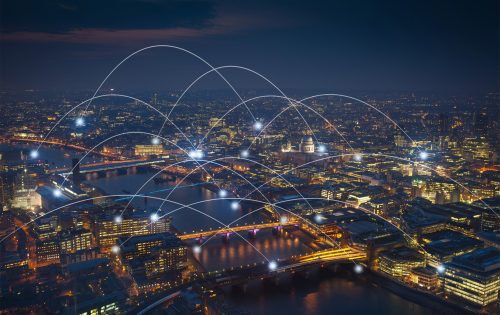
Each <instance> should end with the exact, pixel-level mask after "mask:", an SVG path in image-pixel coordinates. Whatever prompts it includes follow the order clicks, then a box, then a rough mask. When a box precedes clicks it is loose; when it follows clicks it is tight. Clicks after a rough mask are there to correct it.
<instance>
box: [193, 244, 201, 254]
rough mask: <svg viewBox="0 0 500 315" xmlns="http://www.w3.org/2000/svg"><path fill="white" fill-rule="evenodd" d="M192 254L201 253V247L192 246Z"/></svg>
mask: <svg viewBox="0 0 500 315" xmlns="http://www.w3.org/2000/svg"><path fill="white" fill-rule="evenodd" d="M193 253H195V254H199V253H201V246H194V247H193Z"/></svg>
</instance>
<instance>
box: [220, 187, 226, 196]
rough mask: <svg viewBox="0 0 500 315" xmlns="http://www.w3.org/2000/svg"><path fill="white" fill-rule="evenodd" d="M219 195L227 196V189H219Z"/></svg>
mask: <svg viewBox="0 0 500 315" xmlns="http://www.w3.org/2000/svg"><path fill="white" fill-rule="evenodd" d="M219 197H221V198H225V197H227V190H225V189H221V190H219Z"/></svg>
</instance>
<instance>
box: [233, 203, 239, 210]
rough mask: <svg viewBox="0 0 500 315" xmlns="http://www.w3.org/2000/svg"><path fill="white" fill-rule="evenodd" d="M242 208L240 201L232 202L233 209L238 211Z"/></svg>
mask: <svg viewBox="0 0 500 315" xmlns="http://www.w3.org/2000/svg"><path fill="white" fill-rule="evenodd" d="M239 208H240V203H239V202H238V201H233V202H231V209H233V210H238V209H239Z"/></svg>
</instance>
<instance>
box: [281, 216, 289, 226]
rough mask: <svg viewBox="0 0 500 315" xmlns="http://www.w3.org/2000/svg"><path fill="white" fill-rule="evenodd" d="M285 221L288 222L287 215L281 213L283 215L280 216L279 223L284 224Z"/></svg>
mask: <svg viewBox="0 0 500 315" xmlns="http://www.w3.org/2000/svg"><path fill="white" fill-rule="evenodd" d="M287 222H288V217H287V216H285V215H283V216H281V217H280V223H281V224H285V223H287Z"/></svg>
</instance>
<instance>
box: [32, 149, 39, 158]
mask: <svg viewBox="0 0 500 315" xmlns="http://www.w3.org/2000/svg"><path fill="white" fill-rule="evenodd" d="M30 156H31V158H32V159H36V158H37V157H38V156H39V154H38V151H37V150H33V151H31V152H30Z"/></svg>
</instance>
